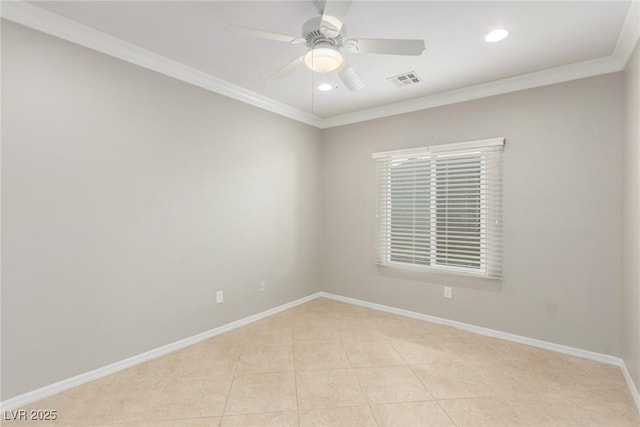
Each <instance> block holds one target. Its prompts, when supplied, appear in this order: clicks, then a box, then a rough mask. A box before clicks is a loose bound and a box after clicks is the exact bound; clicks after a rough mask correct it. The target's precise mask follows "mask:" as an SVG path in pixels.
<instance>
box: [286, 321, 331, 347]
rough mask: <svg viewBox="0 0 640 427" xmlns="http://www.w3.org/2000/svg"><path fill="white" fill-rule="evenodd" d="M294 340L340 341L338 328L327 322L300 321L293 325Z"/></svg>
mask: <svg viewBox="0 0 640 427" xmlns="http://www.w3.org/2000/svg"><path fill="white" fill-rule="evenodd" d="M292 329H293V341H294V342H296V341H314V342H318V341H329V342H340V337H339V336H338V332H337V331H336V329H335V328H334V327H332V326H330V325H328V324H327V322H299V323H297V324H295V325H293V328H292Z"/></svg>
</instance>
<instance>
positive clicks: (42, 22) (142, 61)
mask: <svg viewBox="0 0 640 427" xmlns="http://www.w3.org/2000/svg"><path fill="white" fill-rule="evenodd" d="M0 14H1V15H2V18H4V19H8V20H9V21H13V22H16V23H18V24H20V25H24V26H26V27H29V28H33V29H35V30H38V31H42V32H44V33H47V34H50V35H52V36H55V37H58V38H61V39H64V40H68V41H70V42H72V43H76V44H79V45H81V46H84V47H88V48H89V49H93V50H96V51H98V52H101V53H104V54H107V55H110V56H113V57H115V58H119V59H122V60H124V61H127V62H130V63H132V64H136V65H139V66H141V67H144V68H147V69H149V70H153V71H156V72H158V73H161V74H164V75H167V76H169V77H173V78H175V79H178V80H181V81H183V82H186V83H190V84H192V85H194V86H198V87H201V88H204V89H207V90H209V91H211V92H215V93H218V94H220V95H224V96H227V97H229V98H233V99H235V100H238V101H241V102H244V103H246V104H249V105H253V106H255V107H258V108H262V109H263V110H267V111H271V112H273V113H276V114H279V115H281V116H284V117H288V118H290V119H293V120H297V121H299V122H302V123H306V124H309V125H312V126H315V127H319V126H320V125H321V123H322V120H321V119H320V118H319V117H317V116H314V115H313V114H309V113H305V112H304V111H301V110H298V109H296V108H293V107H291V106H289V105H286V104H284V103H282V102H279V101H275V100H273V99H271V98H268V97H266V96H264V95H260V94H259V93H256V92H253V91H250V90H248V89H245V88H243V87H241V86H238V85H235V84H233V83H230V82H228V81H226V80H223V79H220V78H218V77H214V76H212V75H210V74H207V73H205V72H203V71H200V70H197V69H195V68H192V67H189V66H188V65H184V64H182V63H180V62H178V61H174V60H172V59H169V58H167V57H165V56H162V55H158V54H156V53H153V52H151V51H149V50H147V49H143V48H141V47H139V46H136V45H134V44H132V43H128V42H125V41H123V40H120V39H118V38H116V37H113V36H110V35H108V34H105V33H103V32H101V31H98V30H95V29H93V28H91V27H88V26H86V25H82V24H80V23H78V22H76V21H73V20H71V19H68V18H65V17H63V16H60V15H57V14H55V13H52V12H49V11H47V10H44V9H42V8H39V7H37V6H33V5H31V4H28V3H26V2H24V1H21V0H20V1H3V2H2V3H1V11H0Z"/></svg>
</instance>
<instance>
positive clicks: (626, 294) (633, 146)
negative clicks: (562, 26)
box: [622, 44, 640, 387]
mask: <svg viewBox="0 0 640 427" xmlns="http://www.w3.org/2000/svg"><path fill="white" fill-rule="evenodd" d="M624 94H625V96H624V110H625V111H624V139H623V145H622V158H623V168H622V176H623V181H622V188H623V196H622V197H623V199H622V206H623V209H622V244H623V247H622V255H623V258H622V271H623V277H622V358H623V359H624V361H625V364H626V365H627V369H629V372H630V373H631V376H632V377H633V380H634V381H635V383H636V387H640V173H639V171H640V106H639V105H638V104H639V100H640V44H638V45H636V49H635V51H634V53H633V56H632V57H631V59H630V60H629V62H628V63H627V68H626V70H625V72H624Z"/></svg>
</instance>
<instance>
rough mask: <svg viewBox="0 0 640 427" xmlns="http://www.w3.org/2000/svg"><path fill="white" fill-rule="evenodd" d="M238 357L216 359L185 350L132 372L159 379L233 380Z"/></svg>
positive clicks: (151, 361)
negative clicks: (199, 378) (198, 378)
mask: <svg viewBox="0 0 640 427" xmlns="http://www.w3.org/2000/svg"><path fill="white" fill-rule="evenodd" d="M237 363H238V357H237V356H236V355H233V356H225V357H215V356H212V355H210V354H209V353H207V352H204V351H194V350H191V349H183V350H179V351H176V352H174V353H170V354H168V355H166V356H162V357H159V358H157V359H153V360H150V361H149V362H145V363H142V364H140V365H138V366H136V367H134V369H133V370H132V372H138V373H139V374H140V375H149V376H159V377H202V378H233V373H234V372H235V369H236V364H237Z"/></svg>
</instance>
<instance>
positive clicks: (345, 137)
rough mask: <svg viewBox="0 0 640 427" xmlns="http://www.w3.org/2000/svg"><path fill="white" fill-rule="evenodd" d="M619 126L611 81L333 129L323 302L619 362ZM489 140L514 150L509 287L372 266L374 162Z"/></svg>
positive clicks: (328, 138)
mask: <svg viewBox="0 0 640 427" xmlns="http://www.w3.org/2000/svg"><path fill="white" fill-rule="evenodd" d="M621 120H622V73H615V74H609V75H605V76H600V77H593V78H589V79H583V80H578V81H573V82H568V83H563V84H558V85H553V86H547V87H542V88H536V89H531V90H525V91H521V92H515V93H511V94H507V95H501V96H495V97H491V98H485V99H481V100H476V101H470V102H465V103H460V104H456V105H449V106H445V107H440V108H434V109H430V110H425V111H420V112H415V113H410V114H403V115H399V116H394V117H388V118H384V119H379V120H374V121H369V122H364V123H359V124H353V125H348V126H343V127H338V128H332V129H328V130H326V131H325V138H324V144H323V148H324V150H323V168H322V170H323V183H324V186H323V197H324V201H323V239H324V244H323V269H322V286H323V289H324V290H326V291H328V292H333V293H336V294H340V295H345V296H348V297H353V298H359V299H363V300H366V301H372V302H375V303H381V304H386V305H390V306H393V307H400V308H404V309H408V310H412V311H416V312H419V313H426V314H430V315H434V316H439V317H443V318H447V319H453V320H457V321H462V322H467V323H471V324H474V325H478V326H484V327H488V328H493V329H497V330H501V331H506V332H511V333H515V334H519V335H523V336H526V337H532V338H538V339H542V340H546V341H551V342H555V343H560V344H564V345H569V346H573V347H578V348H582V349H587V350H592V351H596V352H601V353H606V354H611V355H619V354H620V329H621V326H620V308H621V307H620V306H621V300H620V298H621V295H620V281H621V262H620V258H621V248H622V244H621V223H620V217H621V200H622V199H621V171H620V164H621V156H620V154H621V139H622V135H621V129H622V128H621V126H622V123H621ZM491 137H505V138H506V140H507V144H506V147H505V153H504V207H503V210H504V280H502V281H490V280H483V279H477V278H462V277H457V276H453V275H446V274H435V273H420V272H413V271H403V270H398V269H392V268H389V267H378V266H376V265H375V264H374V260H375V253H374V248H375V223H376V216H375V205H376V181H375V164H374V161H373V160H372V159H371V153H373V152H377V151H387V150H396V149H402V148H409V147H418V146H424V145H430V144H441V143H452V142H458V141H468V140H475V139H483V138H491ZM443 285H448V286H453V299H451V300H445V299H444V298H443Z"/></svg>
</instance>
